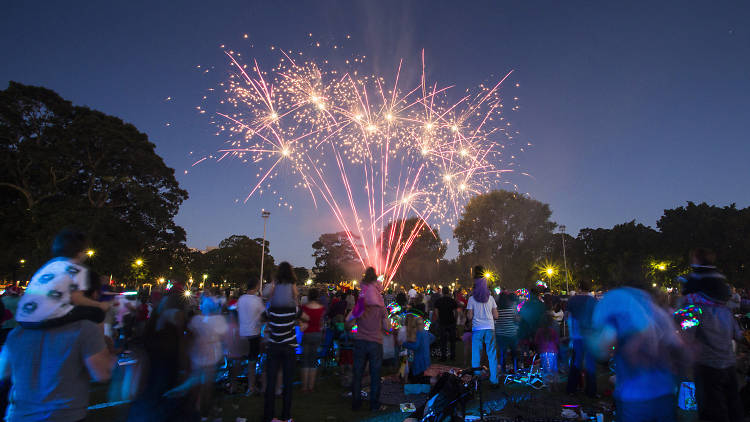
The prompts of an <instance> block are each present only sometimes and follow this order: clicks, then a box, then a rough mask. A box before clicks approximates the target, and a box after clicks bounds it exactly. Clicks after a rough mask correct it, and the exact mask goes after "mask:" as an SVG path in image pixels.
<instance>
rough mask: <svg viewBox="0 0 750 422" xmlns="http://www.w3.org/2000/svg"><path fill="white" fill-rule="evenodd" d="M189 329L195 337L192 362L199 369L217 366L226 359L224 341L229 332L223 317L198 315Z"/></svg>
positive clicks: (191, 354)
mask: <svg viewBox="0 0 750 422" xmlns="http://www.w3.org/2000/svg"><path fill="white" fill-rule="evenodd" d="M188 329H189V330H190V331H191V332H192V333H193V335H195V341H194V342H193V347H192V349H191V351H190V360H191V361H192V362H193V364H194V365H195V366H197V367H206V366H212V365H216V364H217V363H218V362H219V361H220V360H221V358H223V357H224V347H223V345H222V340H223V339H224V336H225V335H226V333H227V330H229V325H228V324H227V320H226V319H225V318H224V317H223V316H221V315H196V316H194V317H193V319H191V320H190V324H188Z"/></svg>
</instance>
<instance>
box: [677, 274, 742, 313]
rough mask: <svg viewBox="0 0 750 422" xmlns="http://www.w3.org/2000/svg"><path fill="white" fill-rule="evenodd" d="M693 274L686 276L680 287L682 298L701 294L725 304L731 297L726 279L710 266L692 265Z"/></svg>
mask: <svg viewBox="0 0 750 422" xmlns="http://www.w3.org/2000/svg"><path fill="white" fill-rule="evenodd" d="M691 267H692V269H693V272H691V273H690V274H688V276H687V281H686V282H685V284H684V285H683V286H682V294H683V296H685V295H689V294H691V293H702V294H703V295H705V296H707V297H708V298H709V299H711V300H713V301H715V302H721V303H722V304H723V303H726V301H728V300H729V299H730V298H731V297H732V291H731V289H730V288H729V285H728V284H727V279H726V277H724V275H723V274H721V273H720V272H719V271H717V270H716V267H714V266H712V265H692V266H691Z"/></svg>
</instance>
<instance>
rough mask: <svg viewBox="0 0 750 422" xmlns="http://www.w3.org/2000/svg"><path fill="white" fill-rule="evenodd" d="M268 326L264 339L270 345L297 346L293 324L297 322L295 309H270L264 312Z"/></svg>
mask: <svg viewBox="0 0 750 422" xmlns="http://www.w3.org/2000/svg"><path fill="white" fill-rule="evenodd" d="M266 315H267V317H268V325H267V326H266V330H267V333H266V337H267V338H268V341H269V342H270V343H276V344H287V345H289V346H293V347H296V346H297V333H296V331H295V328H294V326H295V323H296V320H297V308H296V307H272V308H268V310H267V311H266Z"/></svg>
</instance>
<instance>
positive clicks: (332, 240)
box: [312, 232, 362, 283]
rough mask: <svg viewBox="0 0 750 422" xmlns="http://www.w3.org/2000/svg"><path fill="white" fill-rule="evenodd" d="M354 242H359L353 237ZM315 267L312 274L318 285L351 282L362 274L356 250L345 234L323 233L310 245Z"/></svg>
mask: <svg viewBox="0 0 750 422" xmlns="http://www.w3.org/2000/svg"><path fill="white" fill-rule="evenodd" d="M354 240H355V242H356V241H357V240H359V238H357V237H356V236H355V237H354ZM312 247H313V257H315V267H313V269H312V272H313V274H314V276H315V281H317V282H319V283H338V282H341V281H345V280H352V279H353V278H356V277H358V276H359V274H360V273H361V272H362V264H361V263H360V260H359V258H358V255H357V250H356V249H355V247H354V246H353V245H352V244H351V242H350V241H349V238H348V236H347V233H346V232H338V233H324V234H322V235H320V238H318V240H317V241H316V242H315V243H313V244H312Z"/></svg>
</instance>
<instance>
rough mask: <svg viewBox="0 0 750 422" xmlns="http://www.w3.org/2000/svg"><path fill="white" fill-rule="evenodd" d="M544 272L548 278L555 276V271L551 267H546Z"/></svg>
mask: <svg viewBox="0 0 750 422" xmlns="http://www.w3.org/2000/svg"><path fill="white" fill-rule="evenodd" d="M544 272H546V273H547V276H549V277H552V276H553V275H555V269H554V268H552V267H547V268H546V269H545V270H544Z"/></svg>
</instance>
